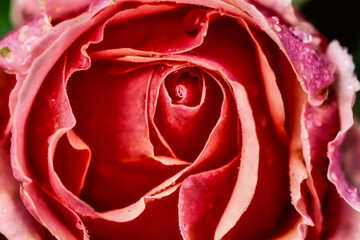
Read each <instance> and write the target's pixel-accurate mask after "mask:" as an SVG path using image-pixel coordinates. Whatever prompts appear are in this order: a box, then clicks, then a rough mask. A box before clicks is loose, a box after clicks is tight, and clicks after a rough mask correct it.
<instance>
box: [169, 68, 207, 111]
mask: <svg viewBox="0 0 360 240" xmlns="http://www.w3.org/2000/svg"><path fill="white" fill-rule="evenodd" d="M165 87H166V90H167V92H168V94H169V96H170V98H171V100H172V101H171V103H172V104H182V105H186V106H189V107H194V106H196V105H198V104H199V103H200V99H201V83H200V81H199V79H198V77H197V76H192V75H191V74H190V73H189V72H184V73H181V74H176V75H175V76H170V77H169V78H167V79H166V81H165Z"/></svg>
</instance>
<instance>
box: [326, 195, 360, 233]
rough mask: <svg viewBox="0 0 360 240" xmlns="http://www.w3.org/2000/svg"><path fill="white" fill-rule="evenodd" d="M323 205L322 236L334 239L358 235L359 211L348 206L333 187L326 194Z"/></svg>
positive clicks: (359, 229)
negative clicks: (323, 223) (324, 227)
mask: <svg viewBox="0 0 360 240" xmlns="http://www.w3.org/2000/svg"><path fill="white" fill-rule="evenodd" d="M323 207H324V212H325V220H327V221H326V229H325V231H324V234H323V236H324V238H326V239H331V240H336V239H358V238H359V237H360V213H359V212H357V211H356V210H354V209H353V208H352V207H351V206H349V204H348V203H347V202H346V201H345V200H344V199H342V198H341V197H340V196H339V194H338V193H337V191H336V189H335V188H332V189H331V191H330V192H329V193H328V194H327V199H326V202H324V206H323Z"/></svg>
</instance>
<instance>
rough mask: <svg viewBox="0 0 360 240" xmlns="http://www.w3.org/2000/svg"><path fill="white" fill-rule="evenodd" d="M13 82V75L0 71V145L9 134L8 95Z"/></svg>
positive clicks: (14, 80)
mask: <svg viewBox="0 0 360 240" xmlns="http://www.w3.org/2000/svg"><path fill="white" fill-rule="evenodd" d="M15 82H16V79H15V76H14V75H11V74H6V73H5V72H4V71H3V70H2V69H0V144H1V142H4V141H6V138H7V136H8V135H9V133H10V125H11V123H10V121H9V118H10V112H9V95H10V92H11V90H12V89H13V87H14V85H15Z"/></svg>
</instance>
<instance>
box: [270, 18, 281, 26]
mask: <svg viewBox="0 0 360 240" xmlns="http://www.w3.org/2000/svg"><path fill="white" fill-rule="evenodd" d="M271 22H272V23H273V24H279V23H280V20H279V17H277V16H272V17H271Z"/></svg>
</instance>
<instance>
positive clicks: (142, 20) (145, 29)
mask: <svg viewBox="0 0 360 240" xmlns="http://www.w3.org/2000/svg"><path fill="white" fill-rule="evenodd" d="M175 6H176V5H175ZM210 16H211V12H210V11H209V10H206V9H202V8H194V9H191V8H188V7H187V8H184V7H182V8H181V7H174V5H142V6H140V7H138V8H135V9H131V10H128V11H121V12H119V13H118V14H116V15H115V16H114V17H113V18H111V19H110V20H109V21H108V23H107V27H106V28H105V33H104V35H105V37H104V40H103V41H102V42H101V43H99V44H97V45H94V46H92V47H90V49H89V53H90V55H91V56H92V57H95V58H115V57H120V56H122V55H125V56H129V55H133V53H131V52H129V51H126V52H124V50H125V49H133V50H135V51H143V52H145V53H148V54H151V55H152V56H154V55H156V54H161V53H173V52H184V51H188V50H190V49H192V48H194V47H197V46H199V45H201V43H202V41H203V38H204V37H205V35H206V32H207V27H208V18H209V17H210ZM165 23H166V24H165ZM174 26H180V27H181V30H180V31H179V29H178V28H177V27H174ZM189 29H190V30H189ZM124 32H126V34H125V35H124V34H123V33H124ZM106 36H108V37H106ZM110 36H111V37H110Z"/></svg>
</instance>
